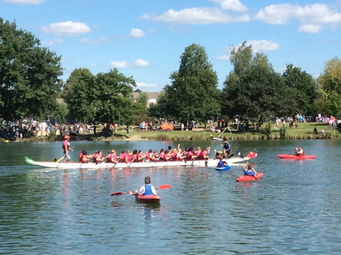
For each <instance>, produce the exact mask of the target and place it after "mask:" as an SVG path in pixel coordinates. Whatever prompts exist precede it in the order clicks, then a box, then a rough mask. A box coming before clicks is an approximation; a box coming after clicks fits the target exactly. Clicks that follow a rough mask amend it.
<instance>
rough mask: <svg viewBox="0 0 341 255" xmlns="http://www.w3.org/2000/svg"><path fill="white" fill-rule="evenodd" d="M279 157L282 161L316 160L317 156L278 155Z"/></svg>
mask: <svg viewBox="0 0 341 255" xmlns="http://www.w3.org/2000/svg"><path fill="white" fill-rule="evenodd" d="M277 157H279V158H280V159H314V158H316V156H315V155H303V156H296V155H294V154H278V155H277Z"/></svg>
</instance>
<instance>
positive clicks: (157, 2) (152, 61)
mask: <svg viewBox="0 0 341 255" xmlns="http://www.w3.org/2000/svg"><path fill="white" fill-rule="evenodd" d="M0 17H1V18H3V19H4V20H5V21H10V22H15V23H16V24H17V27H18V28H19V29H23V30H26V31H28V32H31V33H32V34H33V35H35V36H36V37H37V38H39V40H40V42H41V46H43V47H48V48H49V50H50V51H53V52H55V53H56V54H57V55H58V56H61V57H62V60H61V64H62V67H63V69H64V74H63V76H62V77H61V78H62V79H63V80H64V81H65V82H66V80H67V79H68V77H69V76H70V74H71V73H72V71H73V70H75V69H76V68H88V69H89V70H90V71H91V72H92V73H93V74H94V75H96V74H97V73H100V72H103V73H106V72H109V71H110V70H111V69H114V68H117V69H118V70H119V72H121V73H123V74H124V75H125V76H127V77H133V78H134V80H135V81H136V84H137V87H136V88H137V89H140V90H142V91H144V92H148V91H155V92H158V91H162V89H163V88H164V86H165V85H167V84H171V80H170V79H169V77H170V75H171V73H173V72H175V71H178V70H179V65H180V57H181V55H182V53H183V52H184V51H185V48H186V47H187V46H190V45H191V44H193V43H195V44H199V45H201V46H203V47H204V48H205V50H206V53H207V56H208V58H209V61H210V62H211V64H212V66H213V70H214V71H216V73H217V76H218V88H220V89H221V88H223V83H224V80H225V78H226V76H227V75H228V74H229V72H230V71H231V70H232V66H231V63H230V61H229V56H230V51H231V47H238V46H240V45H241V44H242V43H243V42H244V41H246V42H247V45H252V48H253V50H254V52H261V53H264V54H265V55H267V57H268V59H269V62H270V63H271V64H272V66H273V68H274V69H275V70H276V71H277V72H279V73H282V72H283V70H284V69H285V66H286V65H287V64H293V65H295V66H298V67H299V68H301V69H302V70H303V71H306V72H307V73H309V74H311V75H312V76H313V77H314V78H317V77H318V76H319V75H320V74H322V73H323V72H324V71H323V69H324V65H325V62H326V61H329V60H331V59H332V58H334V57H339V58H341V47H340V46H339V45H340V43H341V0H324V1H322V0H320V2H317V1H309V0H300V1H292V0H282V1H280V0H268V1H255V0H186V1H185V0H172V1H166V0H0Z"/></svg>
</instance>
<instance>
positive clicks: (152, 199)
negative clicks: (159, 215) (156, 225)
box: [136, 195, 161, 203]
mask: <svg viewBox="0 0 341 255" xmlns="http://www.w3.org/2000/svg"><path fill="white" fill-rule="evenodd" d="M160 199H161V197H160V196H158V195H147V196H144V195H137V196H136V201H138V202H140V203H158V202H160Z"/></svg>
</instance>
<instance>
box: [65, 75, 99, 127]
mask: <svg viewBox="0 0 341 255" xmlns="http://www.w3.org/2000/svg"><path fill="white" fill-rule="evenodd" d="M100 92H101V91H98V90H97V89H96V87H95V76H94V75H93V74H92V73H91V72H90V70H89V69H87V68H77V69H75V70H74V71H73V72H72V73H71V75H70V76H69V78H68V80H67V81H66V84H65V87H64V90H63V93H62V96H63V98H64V99H65V102H66V103H67V105H68V108H69V111H70V117H71V118H73V119H74V120H78V121H84V122H92V121H94V120H95V116H96V114H97V111H98V110H99V103H98V98H97V97H98V95H99V94H100Z"/></svg>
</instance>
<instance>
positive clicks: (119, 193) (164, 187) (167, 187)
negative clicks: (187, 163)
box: [111, 184, 172, 196]
mask: <svg viewBox="0 0 341 255" xmlns="http://www.w3.org/2000/svg"><path fill="white" fill-rule="evenodd" d="M171 187H172V186H171V185H169V184H163V185H160V186H159V187H158V188H157V189H170V188H171ZM124 194H125V192H123V191H119V192H114V193H111V196H118V195H124Z"/></svg>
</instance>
